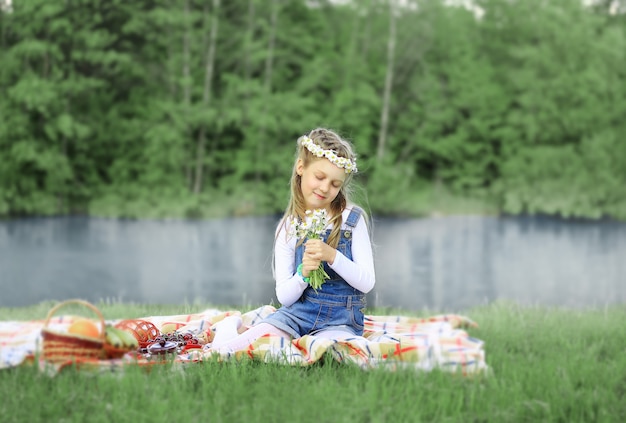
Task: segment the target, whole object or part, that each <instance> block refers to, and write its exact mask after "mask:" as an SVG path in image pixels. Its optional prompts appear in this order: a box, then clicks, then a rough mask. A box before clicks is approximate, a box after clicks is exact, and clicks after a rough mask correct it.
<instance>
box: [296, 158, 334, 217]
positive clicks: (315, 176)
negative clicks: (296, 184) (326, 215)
mask: <svg viewBox="0 0 626 423" xmlns="http://www.w3.org/2000/svg"><path fill="white" fill-rule="evenodd" d="M296 172H297V173H298V175H300V176H301V177H302V178H301V182H300V189H301V190H302V196H303V197H304V202H305V205H306V208H307V210H314V209H326V210H328V211H329V212H330V203H332V201H333V200H334V199H335V197H337V194H339V189H340V188H341V187H342V186H343V184H344V182H345V180H346V173H345V171H344V170H343V169H342V168H340V167H337V166H335V165H334V164H332V163H331V162H330V161H329V160H328V159H325V158H321V159H317V160H314V161H312V162H311V163H310V164H309V166H308V167H305V166H304V162H303V161H302V159H298V163H297V166H296Z"/></svg>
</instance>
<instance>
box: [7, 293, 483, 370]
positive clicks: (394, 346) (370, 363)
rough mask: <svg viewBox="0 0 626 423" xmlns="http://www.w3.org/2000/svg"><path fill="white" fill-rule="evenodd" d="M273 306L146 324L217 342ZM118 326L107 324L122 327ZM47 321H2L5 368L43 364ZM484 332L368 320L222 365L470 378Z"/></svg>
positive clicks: (479, 360) (279, 341)
mask: <svg viewBox="0 0 626 423" xmlns="http://www.w3.org/2000/svg"><path fill="white" fill-rule="evenodd" d="M274 311H275V308H274V307H272V306H269V305H266V306H261V307H259V308H257V309H255V310H251V311H249V312H246V313H243V314H242V313H241V312H240V311H238V310H228V311H224V310H218V309H208V310H204V311H202V312H200V313H194V314H185V315H170V316H147V317H143V318H142V320H147V321H149V322H152V323H153V324H154V325H155V326H156V327H157V328H159V329H161V328H164V327H167V328H169V330H171V329H172V328H175V329H176V330H178V331H181V332H191V333H193V334H194V335H195V336H196V337H198V338H199V339H201V340H202V341H203V342H207V343H208V342H211V340H212V338H213V335H214V333H213V331H212V329H211V327H212V326H213V325H214V324H215V323H217V322H219V321H221V320H222V319H223V318H225V317H226V316H229V315H233V314H239V315H241V318H242V321H243V325H242V329H241V330H245V328H247V327H250V326H252V325H254V324H255V323H257V322H258V321H260V320H262V319H263V318H265V317H266V316H267V315H269V314H270V313H273V312H274ZM74 319H75V316H58V317H53V318H52V319H51V320H50V321H49V323H48V328H49V329H54V330H59V329H60V328H63V327H67V325H69V324H70V323H71V322H72V321H73V320H74ZM116 322H117V321H111V320H107V323H111V324H115V323H116ZM43 326H44V320H33V321H4V322H0V369H6V368H11V367H16V366H20V365H22V364H24V363H29V362H33V361H35V360H37V357H38V356H39V353H40V352H41V345H42V339H41V329H42V328H43ZM474 327H477V324H476V323H475V322H473V321H472V320H470V319H469V318H467V317H465V316H461V315H456V314H440V315H434V316H430V317H426V318H418V317H409V316H401V315H397V316H376V315H366V316H365V330H364V335H363V336H362V337H354V338H347V339H342V340H333V339H325V338H319V337H316V336H312V335H306V336H303V337H301V338H297V339H294V340H292V341H286V340H285V339H283V338H280V337H278V336H271V335H266V336H263V337H261V338H259V339H258V340H256V341H254V342H253V343H251V344H250V345H248V346H247V348H245V349H243V350H240V351H235V352H232V353H221V355H219V359H220V360H240V359H246V358H250V359H255V360H261V361H264V362H270V361H273V362H279V363H283V364H286V365H299V366H307V365H311V364H313V363H316V362H318V361H319V360H320V359H321V358H322V357H324V356H330V357H332V358H333V359H334V360H337V361H339V362H346V363H354V364H356V365H358V366H360V367H362V368H363V369H370V368H378V367H384V368H388V369H392V370H394V369H398V368H406V367H409V368H414V369H417V370H424V371H429V370H432V369H435V368H438V369H442V370H446V371H450V372H458V373H461V374H463V375H471V374H479V373H484V372H485V371H486V370H487V368H488V367H487V365H486V363H485V352H484V348H483V344H484V343H483V341H481V340H479V339H476V338H473V337H471V336H469V335H468V333H467V331H466V329H469V328H474ZM217 354H218V353H216V352H212V351H210V350H204V349H192V350H189V351H188V352H185V353H181V354H178V355H177V356H176V357H175V358H174V360H173V362H174V363H176V364H187V363H196V362H201V361H203V360H206V359H208V358H212V359H213V358H214V357H215V356H216V355H217ZM37 363H38V365H39V366H40V368H41V369H42V370H45V371H46V372H48V373H51V374H56V373H57V372H58V371H60V370H61V369H62V368H64V367H66V366H67V365H70V364H79V365H81V366H84V367H86V368H90V369H94V368H96V369H120V368H124V366H128V365H144V366H150V365H154V364H157V362H156V361H154V360H152V361H151V360H150V359H149V358H146V357H144V356H141V355H139V356H137V355H136V354H127V355H126V356H124V357H122V358H120V359H114V360H86V361H83V362H79V363H72V361H68V363H61V364H58V363H57V364H51V363H45V362H42V361H41V360H37Z"/></svg>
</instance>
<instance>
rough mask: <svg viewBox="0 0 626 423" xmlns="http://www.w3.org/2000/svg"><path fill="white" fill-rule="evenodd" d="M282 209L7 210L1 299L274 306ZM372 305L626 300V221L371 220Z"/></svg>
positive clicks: (0, 238)
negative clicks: (90, 213)
mask: <svg viewBox="0 0 626 423" xmlns="http://www.w3.org/2000/svg"><path fill="white" fill-rule="evenodd" d="M277 220H278V218H277V217H271V216H268V217H249V218H230V219H219V220H163V221H154V220H152V221H151V220H121V219H103V218H92V217H53V218H25V219H16V220H6V221H0V287H1V291H0V306H2V307H17V306H25V305H31V304H36V303H38V302H41V301H44V300H64V299H68V298H83V299H86V300H89V301H92V302H97V301H98V300H100V299H109V300H119V301H126V302H138V303H168V304H172V303H173V304H178V303H205V304H206V303H210V304H215V305H232V306H256V305H262V304H274V305H277V303H276V299H275V295H274V282H273V280H272V272H271V260H272V242H273V234H274V228H275V225H276V223H277ZM372 233H373V240H374V252H375V265H376V278H377V282H376V287H375V288H374V290H373V291H372V292H371V293H369V294H368V304H369V305H370V306H379V307H398V308H402V309H407V310H422V309H428V310H433V311H442V312H455V311H462V310H465V309H468V308H470V307H474V306H477V305H481V304H486V303H489V302H492V301H494V300H497V299H504V300H510V301H515V302H518V303H520V304H527V305H548V306H564V307H571V308H582V307H602V306H605V305H610V304H624V303H626V223H621V222H614V221H604V220H600V221H587V220H563V219H557V218H548V217H478V216H455V217H440V218H423V219H395V218H394V219H391V218H381V219H374V225H373V231H372Z"/></svg>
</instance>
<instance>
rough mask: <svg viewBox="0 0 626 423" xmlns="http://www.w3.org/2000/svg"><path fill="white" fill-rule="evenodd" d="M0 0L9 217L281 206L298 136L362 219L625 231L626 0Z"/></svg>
mask: <svg viewBox="0 0 626 423" xmlns="http://www.w3.org/2000/svg"><path fill="white" fill-rule="evenodd" d="M473 4H474V7H473V8H467V7H460V6H454V5H450V4H447V2H445V1H443V0H404V1H399V0H352V1H350V0H343V1H324V0H134V1H130V2H129V1H122V0H64V1H62V0H13V1H12V2H8V1H7V0H0V217H3V218H14V217H24V216H57V215H68V214H84V215H89V216H106V217H120V218H209V217H220V216H246V215H263V214H274V213H280V212H281V211H282V210H284V208H285V206H286V203H287V199H288V195H289V178H290V176H291V171H292V166H293V160H294V153H295V147H296V140H297V138H298V137H299V136H300V135H303V134H305V133H307V132H308V131H310V130H311V129H313V128H315V127H319V126H323V127H328V128H331V129H334V130H336V131H337V132H338V133H340V134H341V135H342V136H343V137H345V138H346V139H348V140H350V141H351V142H352V143H353V144H354V146H355V147H356V151H357V154H358V167H359V174H357V175H356V178H355V181H356V184H357V186H358V188H359V189H358V190H357V191H356V197H355V201H357V202H362V203H366V205H367V207H368V208H369V209H370V210H371V211H372V213H375V214H378V215H386V216H422V215H428V214H432V213H442V214H448V213H483V214H487V213H493V214H510V215H518V214H542V215H551V216H560V217H563V218H590V219H599V218H612V219H620V220H624V219H626V119H625V117H626V1H616V0H612V1H611V0H599V1H596V2H593V3H592V4H589V2H582V1H580V2H579V1H576V0H523V1H516V0H474V1H473Z"/></svg>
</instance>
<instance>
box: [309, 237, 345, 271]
mask: <svg viewBox="0 0 626 423" xmlns="http://www.w3.org/2000/svg"><path fill="white" fill-rule="evenodd" d="M304 254H305V256H306V255H309V256H310V258H311V259H315V260H318V261H319V262H322V261H325V262H326V263H328V264H333V263H334V262H335V256H336V255H337V250H335V249H334V248H333V247H331V246H330V245H328V244H326V243H325V242H324V241H322V240H321V239H309V240H308V241H307V242H306V244H304ZM303 263H304V260H303ZM318 264H319V263H318ZM302 267H304V265H303V266H302Z"/></svg>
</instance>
